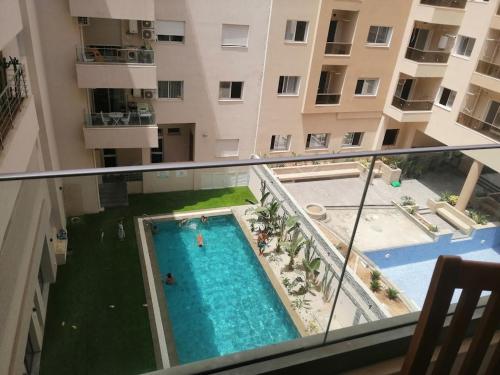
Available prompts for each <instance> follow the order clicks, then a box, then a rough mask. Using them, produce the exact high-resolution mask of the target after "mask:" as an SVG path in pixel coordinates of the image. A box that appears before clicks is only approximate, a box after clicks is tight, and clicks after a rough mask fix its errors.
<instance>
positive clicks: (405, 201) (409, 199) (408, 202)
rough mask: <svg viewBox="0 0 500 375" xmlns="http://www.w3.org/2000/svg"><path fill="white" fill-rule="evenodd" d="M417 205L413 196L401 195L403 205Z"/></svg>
mask: <svg viewBox="0 0 500 375" xmlns="http://www.w3.org/2000/svg"><path fill="white" fill-rule="evenodd" d="M414 205H415V199H413V197H410V196H409V195H404V196H402V197H401V206H414Z"/></svg>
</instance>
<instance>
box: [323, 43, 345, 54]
mask: <svg viewBox="0 0 500 375" xmlns="http://www.w3.org/2000/svg"><path fill="white" fill-rule="evenodd" d="M350 53H351V43H342V42H326V47H325V55H349V54H350Z"/></svg>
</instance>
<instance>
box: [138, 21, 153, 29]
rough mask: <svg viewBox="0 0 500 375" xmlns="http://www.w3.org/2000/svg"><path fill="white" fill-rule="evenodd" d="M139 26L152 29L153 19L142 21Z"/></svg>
mask: <svg viewBox="0 0 500 375" xmlns="http://www.w3.org/2000/svg"><path fill="white" fill-rule="evenodd" d="M141 26H142V28H143V29H154V27H155V23H154V22H153V21H142V23H141Z"/></svg>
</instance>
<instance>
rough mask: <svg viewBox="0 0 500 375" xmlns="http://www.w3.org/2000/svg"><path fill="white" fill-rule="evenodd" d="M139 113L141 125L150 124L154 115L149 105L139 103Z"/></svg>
mask: <svg viewBox="0 0 500 375" xmlns="http://www.w3.org/2000/svg"><path fill="white" fill-rule="evenodd" d="M137 113H138V114H139V123H140V124H143V123H144V124H149V123H150V121H151V117H152V116H153V114H152V113H151V111H150V109H149V105H148V104H147V103H137Z"/></svg>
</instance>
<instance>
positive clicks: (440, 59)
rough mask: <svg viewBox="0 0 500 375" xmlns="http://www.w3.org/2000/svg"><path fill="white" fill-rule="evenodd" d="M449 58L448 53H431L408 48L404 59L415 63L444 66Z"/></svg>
mask: <svg viewBox="0 0 500 375" xmlns="http://www.w3.org/2000/svg"><path fill="white" fill-rule="evenodd" d="M449 56H450V52H449V51H431V50H421V49H418V48H413V47H408V48H407V49H406V55H405V58H407V59H409V60H413V61H417V62H425V63H437V64H445V63H447V62H448V57H449Z"/></svg>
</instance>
